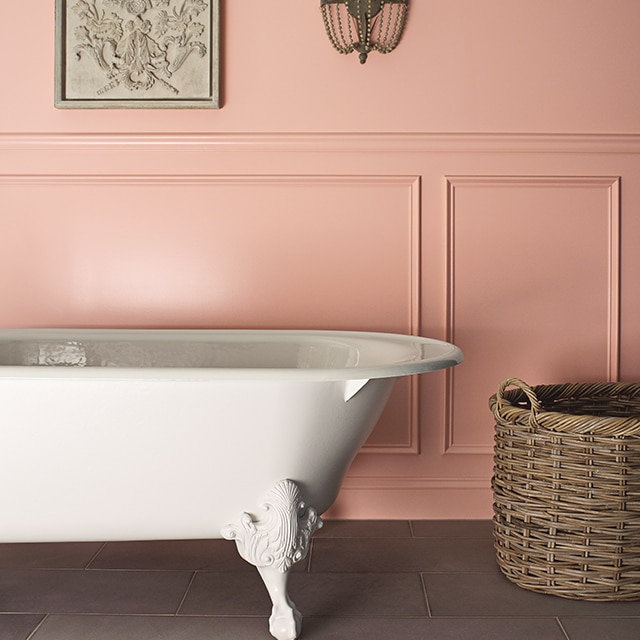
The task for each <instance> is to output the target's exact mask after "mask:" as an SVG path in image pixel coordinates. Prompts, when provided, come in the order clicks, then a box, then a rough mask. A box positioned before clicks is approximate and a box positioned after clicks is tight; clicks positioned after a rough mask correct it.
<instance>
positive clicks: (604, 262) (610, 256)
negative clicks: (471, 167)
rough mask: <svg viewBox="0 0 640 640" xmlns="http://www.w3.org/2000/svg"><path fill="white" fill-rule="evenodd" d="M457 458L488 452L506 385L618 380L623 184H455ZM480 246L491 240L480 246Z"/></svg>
mask: <svg viewBox="0 0 640 640" xmlns="http://www.w3.org/2000/svg"><path fill="white" fill-rule="evenodd" d="M448 186H449V206H448V215H449V225H450V245H449V250H450V256H449V269H450V273H449V295H450V305H451V306H450V323H451V336H452V338H453V340H455V342H456V343H457V344H459V345H460V346H461V348H462V349H463V350H464V351H465V353H466V355H467V365H466V366H465V367H460V368H459V369H456V370H454V371H453V372H452V374H451V377H452V384H451V388H452V390H453V398H452V402H453V412H452V416H451V420H452V422H451V424H450V425H448V433H447V441H446V448H447V451H448V452H449V453H457V452H459V453H465V452H471V453H472V452H477V453H480V452H482V453H490V452H491V447H492V445H493V426H492V421H491V416H490V415H488V414H487V415H485V416H483V418H482V419H479V416H480V415H482V414H481V411H482V410H483V409H484V408H485V407H486V403H487V398H488V397H489V396H490V395H491V394H492V393H495V389H496V388H497V385H498V383H499V382H500V380H502V379H503V378H507V377H519V378H522V379H524V380H526V381H527V382H529V383H530V384H540V383H543V382H545V383H551V382H563V381H569V380H572V381H597V380H617V379H618V369H619V342H620V337H619V331H618V327H619V322H618V306H619V278H618V273H619V253H618V247H619V244H620V236H619V229H620V225H619V220H620V209H619V197H618V193H619V180H618V179H617V178H610V177H604V178H601V177H597V176H593V177H592V176H584V177H569V178H565V177H557V176H554V177H538V176H521V177H518V176H514V177H501V176H495V177H494V176H475V177H474V176H471V177H450V178H448ZM479 239H481V240H479Z"/></svg>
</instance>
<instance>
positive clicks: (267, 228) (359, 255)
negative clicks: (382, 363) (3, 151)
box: [0, 174, 421, 453]
mask: <svg viewBox="0 0 640 640" xmlns="http://www.w3.org/2000/svg"><path fill="white" fill-rule="evenodd" d="M0 201H1V202H2V207H1V208H0V228H1V229H2V237H3V246H4V250H3V252H2V255H1V257H0V263H1V264H2V269H1V270H0V273H2V274H3V275H2V276H0V293H1V294H2V297H3V299H4V300H5V304H4V305H3V307H2V312H1V313H0V325H1V326H5V327H8V326H54V327H60V326H75V327H81V326H85V327H91V326H111V327H118V326H121V327H194V328H196V327H211V328H258V327H260V328H309V329H313V328H322V329H345V330H347V329H360V330H372V331H391V332H397V333H407V334H415V333H417V331H418V327H419V326H420V318H419V309H420V305H419V294H420V286H421V284H420V250H421V249H420V180H419V178H417V177H415V176H395V175H320V174H317V175H237V176H220V175H131V174H128V175H83V174H77V175H53V174H47V175H45V174H41V175H24V174H23V175H6V174H5V175H0ZM34 257H37V260H35V259H34ZM417 404H418V392H417V388H416V383H415V381H414V380H407V381H405V382H402V383H399V384H398V386H397V389H396V391H395V392H394V395H393V397H392V399H391V401H390V404H389V406H388V408H387V411H386V413H385V415H384V418H383V420H382V421H381V422H380V424H379V426H378V428H377V429H376V431H375V433H374V434H373V436H372V438H371V440H370V441H369V444H368V445H367V448H366V450H367V451H369V452H376V453H379V452H384V453H413V452H416V451H417V448H418V442H417V440H418V435H417V434H418V431H419V430H418V424H417V416H418V408H417Z"/></svg>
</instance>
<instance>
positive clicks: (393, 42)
mask: <svg viewBox="0 0 640 640" xmlns="http://www.w3.org/2000/svg"><path fill="white" fill-rule="evenodd" d="M408 3H409V0H320V9H321V10H322V18H323V20H324V28H325V29H326V31H327V36H328V37H329V40H331V44H332V45H333V46H334V48H335V49H336V50H337V51H339V52H340V53H351V52H353V51H357V52H358V53H359V54H360V63H361V64H364V63H365V62H366V61H367V56H368V55H369V52H370V51H378V52H380V53H389V52H390V51H393V50H394V49H395V48H396V46H397V44H398V42H399V41H400V36H401V35H402V31H403V29H404V23H405V20H406V17H407V5H408Z"/></svg>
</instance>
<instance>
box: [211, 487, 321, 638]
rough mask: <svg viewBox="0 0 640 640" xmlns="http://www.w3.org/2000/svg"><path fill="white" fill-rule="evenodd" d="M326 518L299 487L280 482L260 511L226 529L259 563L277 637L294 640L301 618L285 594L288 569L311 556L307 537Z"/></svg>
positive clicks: (245, 555)
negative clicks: (308, 500)
mask: <svg viewBox="0 0 640 640" xmlns="http://www.w3.org/2000/svg"><path fill="white" fill-rule="evenodd" d="M321 526H322V520H321V519H320V518H319V517H318V513H317V512H316V510H315V509H314V508H313V507H308V506H307V505H306V504H305V503H304V500H303V498H302V493H301V491H300V488H299V487H298V485H296V483H295V482H293V481H291V480H282V481H281V482H279V483H278V484H277V485H276V486H275V487H274V488H273V489H272V490H271V491H270V492H269V494H268V495H267V497H266V498H265V501H264V503H263V504H261V505H260V507H259V512H258V513H256V514H249V513H243V514H242V515H241V516H240V518H238V520H237V521H236V522H233V523H231V524H228V525H227V526H225V527H223V529H222V531H221V533H222V536H223V537H224V538H226V539H227V540H235V541H236V545H237V547H238V552H239V553H240V555H241V556H242V557H243V558H244V559H245V560H246V561H247V562H250V563H251V564H253V565H255V566H256V567H258V571H259V572H260V575H261V576H262V580H263V581H264V583H265V586H266V587H267V591H268V592H269V596H270V597H271V602H272V603H273V610H272V613H271V618H270V619H269V631H270V632H271V635H273V636H274V637H275V638H277V640H295V639H296V638H298V637H299V635H300V628H301V626H302V616H301V615H300V612H299V611H298V610H297V609H296V607H295V605H294V604H293V602H292V601H291V600H290V599H289V596H288V595H287V581H288V579H289V570H290V569H291V567H292V566H293V564H294V563H296V562H300V560H302V559H304V558H305V557H306V555H307V551H308V550H309V541H310V539H311V536H312V535H313V533H314V531H315V530H316V529H318V528H319V527H321Z"/></svg>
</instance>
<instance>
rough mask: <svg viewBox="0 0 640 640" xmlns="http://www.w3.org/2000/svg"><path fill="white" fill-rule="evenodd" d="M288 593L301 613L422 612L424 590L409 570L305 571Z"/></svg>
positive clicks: (398, 614) (377, 613) (294, 579)
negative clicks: (371, 571)
mask: <svg viewBox="0 0 640 640" xmlns="http://www.w3.org/2000/svg"><path fill="white" fill-rule="evenodd" d="M290 585H291V588H290V589H289V593H290V595H291V597H292V599H293V601H294V602H295V603H296V605H297V606H298V608H299V609H300V611H301V612H302V614H303V615H326V616H424V615H427V613H428V610H427V606H426V602H425V597H424V591H423V588H422V584H421V581H420V580H419V578H418V575H417V574H413V573H319V574H314V573H308V574H296V575H294V576H292V577H291V582H290Z"/></svg>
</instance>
